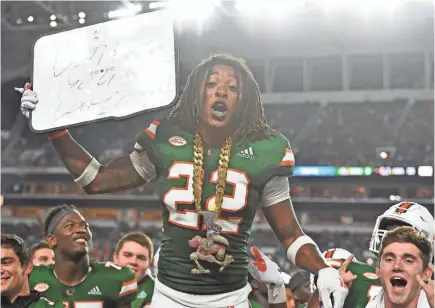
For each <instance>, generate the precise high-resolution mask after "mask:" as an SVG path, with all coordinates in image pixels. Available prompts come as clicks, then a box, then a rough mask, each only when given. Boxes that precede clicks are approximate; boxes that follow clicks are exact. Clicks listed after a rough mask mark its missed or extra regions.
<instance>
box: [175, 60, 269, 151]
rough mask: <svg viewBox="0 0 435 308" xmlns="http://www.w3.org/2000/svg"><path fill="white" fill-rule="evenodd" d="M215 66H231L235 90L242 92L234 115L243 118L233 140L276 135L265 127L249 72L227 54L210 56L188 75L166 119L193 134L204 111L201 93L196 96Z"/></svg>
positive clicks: (254, 83)
mask: <svg viewBox="0 0 435 308" xmlns="http://www.w3.org/2000/svg"><path fill="white" fill-rule="evenodd" d="M217 64H222V65H229V66H231V67H232V68H233V70H234V72H235V73H236V75H237V77H238V78H237V81H238V83H239V88H240V89H242V91H241V93H239V103H238V104H237V110H236V114H240V115H243V116H241V117H240V119H238V120H239V121H238V122H239V123H240V126H239V127H238V130H237V133H236V135H235V137H236V139H238V140H241V141H242V142H243V141H247V140H261V139H264V138H265V137H267V136H269V135H272V134H274V133H276V132H275V131H274V130H273V129H272V128H270V126H269V125H268V124H267V120H266V117H265V116H264V109H263V104H262V101H261V96H260V88H259V87H258V84H257V82H256V81H255V79H254V76H253V75H252V72H251V70H250V69H249V68H248V67H247V66H246V64H245V62H244V60H242V59H238V58H236V57H234V56H232V55H229V54H212V55H211V56H209V57H208V58H206V59H204V60H202V61H201V62H200V63H199V64H198V65H197V66H196V68H195V69H194V70H193V71H192V73H191V74H190V76H189V78H188V80H187V83H186V86H185V87H184V90H183V92H182V94H181V96H180V98H179V99H178V101H177V104H176V105H175V106H174V108H173V109H172V111H171V113H170V114H169V116H167V117H166V118H167V119H174V120H176V121H177V122H178V125H180V127H181V128H183V129H185V130H187V131H189V132H192V133H193V132H195V131H196V129H197V125H198V124H197V123H198V120H199V118H200V115H201V114H202V111H203V108H204V104H203V101H201V100H200V98H201V97H203V95H202V94H203V93H200V92H201V82H202V81H203V80H205V79H206V78H207V77H208V75H209V74H210V72H211V69H212V68H213V66H214V65H217Z"/></svg>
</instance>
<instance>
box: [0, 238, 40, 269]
mask: <svg viewBox="0 0 435 308" xmlns="http://www.w3.org/2000/svg"><path fill="white" fill-rule="evenodd" d="M1 246H2V247H3V248H12V249H13V250H14V252H15V254H16V255H17V257H18V259H19V260H20V263H21V266H22V267H24V266H26V265H27V263H28V262H29V261H30V260H31V258H32V254H31V253H30V248H29V245H27V244H26V242H25V241H24V240H23V239H22V238H21V237H19V236H17V235H15V234H2V236H1Z"/></svg>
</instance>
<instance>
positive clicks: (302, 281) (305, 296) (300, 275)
mask: <svg viewBox="0 0 435 308" xmlns="http://www.w3.org/2000/svg"><path fill="white" fill-rule="evenodd" d="M288 287H289V289H290V292H291V293H292V295H293V300H294V302H295V307H296V308H306V307H307V303H308V300H309V299H310V296H311V288H310V274H309V273H307V272H305V271H300V272H297V273H296V274H294V275H293V276H292V277H291V279H290V281H289V284H288Z"/></svg>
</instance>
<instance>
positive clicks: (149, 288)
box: [131, 275, 154, 308]
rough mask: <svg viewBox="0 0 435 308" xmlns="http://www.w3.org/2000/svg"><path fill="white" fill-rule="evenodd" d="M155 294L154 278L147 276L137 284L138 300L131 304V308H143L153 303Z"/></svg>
mask: <svg viewBox="0 0 435 308" xmlns="http://www.w3.org/2000/svg"><path fill="white" fill-rule="evenodd" d="M153 292H154V277H152V276H150V275H146V276H145V277H144V278H143V279H142V280H141V281H140V282H138V283H137V293H136V298H135V299H134V300H133V301H132V302H131V308H143V307H145V306H146V305H148V304H150V303H151V299H152V297H153Z"/></svg>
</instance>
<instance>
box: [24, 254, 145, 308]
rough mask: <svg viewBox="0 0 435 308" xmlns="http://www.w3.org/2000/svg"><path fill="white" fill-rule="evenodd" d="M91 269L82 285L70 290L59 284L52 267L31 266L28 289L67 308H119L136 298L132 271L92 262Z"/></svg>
mask: <svg viewBox="0 0 435 308" xmlns="http://www.w3.org/2000/svg"><path fill="white" fill-rule="evenodd" d="M90 268H91V271H90V272H89V273H88V274H87V276H86V277H85V279H84V280H83V281H82V282H80V283H79V284H78V285H76V286H74V287H70V286H66V285H63V284H62V283H60V282H59V280H58V279H57V278H56V276H55V274H54V271H53V265H41V266H34V267H33V270H32V273H31V274H30V279H29V281H30V288H31V289H35V290H36V291H39V292H41V293H42V294H43V296H44V297H46V298H47V299H48V300H50V301H55V302H57V301H61V302H63V303H64V304H65V305H66V308H85V307H86V308H107V307H118V306H119V305H125V304H128V303H131V302H132V300H133V299H134V298H135V296H136V290H137V282H136V279H135V276H134V273H133V271H132V270H131V269H129V268H127V267H121V266H118V265H115V264H113V263H112V262H105V263H103V262H91V264H90ZM91 302H92V303H91ZM90 305H91V306H90Z"/></svg>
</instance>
